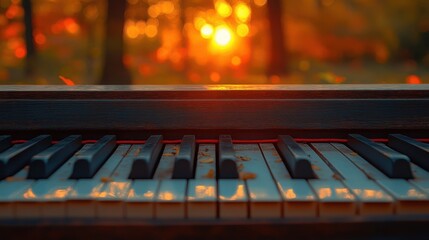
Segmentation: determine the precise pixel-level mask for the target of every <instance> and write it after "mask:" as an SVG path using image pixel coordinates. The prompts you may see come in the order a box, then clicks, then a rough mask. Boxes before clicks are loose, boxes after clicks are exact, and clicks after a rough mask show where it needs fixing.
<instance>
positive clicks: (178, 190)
mask: <svg viewBox="0 0 429 240" xmlns="http://www.w3.org/2000/svg"><path fill="white" fill-rule="evenodd" d="M186 183H187V180H185V179H174V180H173V179H167V180H162V181H161V183H160V186H159V190H158V193H157V196H156V202H155V209H156V210H155V213H156V218H158V219H184V218H185V217H186V211H185V209H186Z"/></svg>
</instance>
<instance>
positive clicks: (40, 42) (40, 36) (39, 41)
mask: <svg viewBox="0 0 429 240" xmlns="http://www.w3.org/2000/svg"><path fill="white" fill-rule="evenodd" d="M34 40H35V41H36V43H37V44H38V45H43V44H45V43H46V37H45V35H44V34H43V33H38V34H36V36H35V37H34Z"/></svg>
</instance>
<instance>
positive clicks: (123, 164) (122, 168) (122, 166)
mask: <svg viewBox="0 0 429 240" xmlns="http://www.w3.org/2000/svg"><path fill="white" fill-rule="evenodd" d="M142 148H143V144H135V145H132V146H131V147H130V149H129V150H128V152H127V153H126V156H125V157H124V158H123V159H122V160H121V161H120V163H119V164H118V165H117V167H116V168H115V171H114V172H113V174H112V179H115V180H126V179H128V176H129V175H130V172H131V168H132V166H133V161H134V158H135V157H136V156H138V155H139V153H140V151H141V150H142Z"/></svg>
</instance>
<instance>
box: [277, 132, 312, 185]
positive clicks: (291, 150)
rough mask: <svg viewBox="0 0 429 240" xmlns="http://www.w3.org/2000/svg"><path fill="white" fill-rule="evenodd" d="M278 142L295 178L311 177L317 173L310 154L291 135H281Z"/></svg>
mask: <svg viewBox="0 0 429 240" xmlns="http://www.w3.org/2000/svg"><path fill="white" fill-rule="evenodd" d="M278 138H279V142H278V144H277V146H278V148H279V150H280V153H281V154H282V156H283V159H284V160H285V162H286V164H287V167H288V169H289V171H290V173H291V174H292V176H293V177H294V178H303V179H310V178H314V177H315V174H314V171H313V168H312V167H311V163H310V159H309V156H308V155H307V154H306V153H305V152H304V150H303V149H302V148H301V146H300V145H299V144H297V143H296V142H295V140H294V139H293V138H292V137H291V136H286V135H282V136H279V137H278Z"/></svg>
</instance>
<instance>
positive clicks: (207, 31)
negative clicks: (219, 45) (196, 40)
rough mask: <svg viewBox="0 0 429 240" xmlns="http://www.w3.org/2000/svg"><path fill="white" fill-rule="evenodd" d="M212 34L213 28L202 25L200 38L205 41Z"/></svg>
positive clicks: (208, 25)
mask: <svg viewBox="0 0 429 240" xmlns="http://www.w3.org/2000/svg"><path fill="white" fill-rule="evenodd" d="M213 32H214V30H213V26H212V25H210V24H204V26H203V27H202V28H201V30H200V33H201V36H202V37H203V38H205V39H209V38H210V37H211V36H213Z"/></svg>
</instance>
